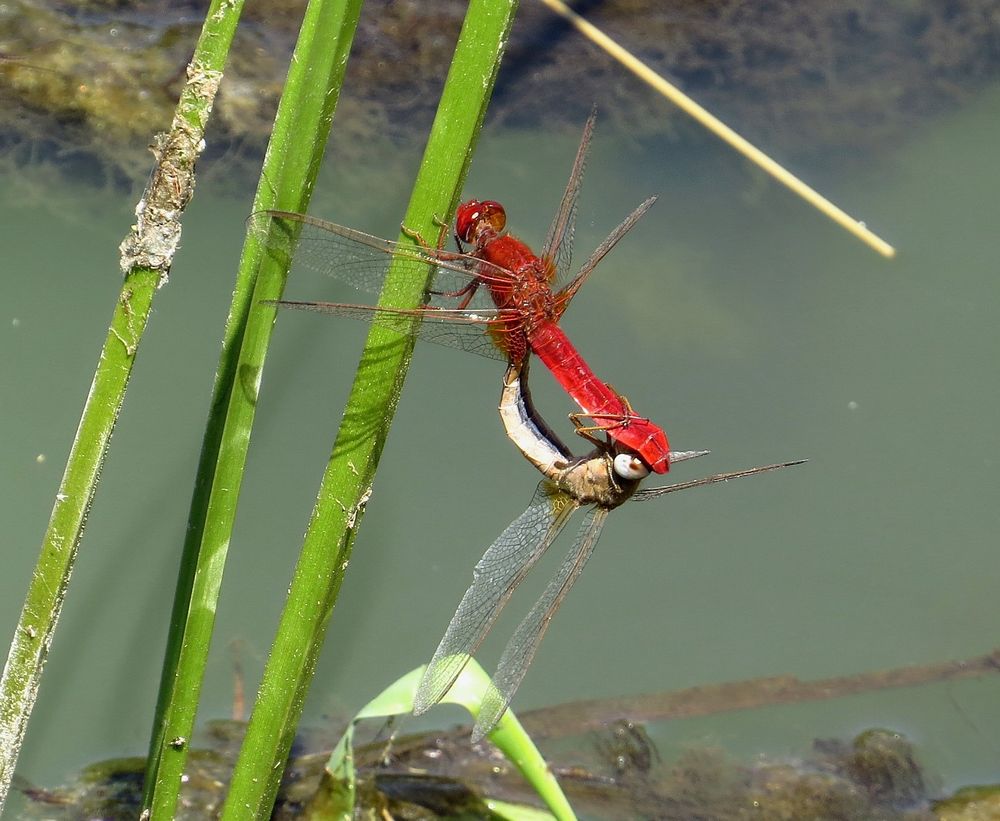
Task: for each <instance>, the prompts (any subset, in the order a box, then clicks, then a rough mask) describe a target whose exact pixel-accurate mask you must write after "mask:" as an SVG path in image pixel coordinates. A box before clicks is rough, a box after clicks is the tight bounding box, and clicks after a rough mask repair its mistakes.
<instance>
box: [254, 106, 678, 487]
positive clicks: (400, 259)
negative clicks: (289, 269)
mask: <svg viewBox="0 0 1000 821" xmlns="http://www.w3.org/2000/svg"><path fill="white" fill-rule="evenodd" d="M593 127H594V114H591V116H590V118H589V119H588V120H587V124H586V126H585V127H584V130H583V137H582V138H581V140H580V147H579V149H578V150H577V154H576V159H575V161H574V163H573V169H572V172H571V173H570V178H569V182H568V183H567V185H566V191H565V193H564V194H563V198H562V202H561V203H560V206H559V210H558V211H557V212H556V215H555V218H554V219H553V221H552V225H551V227H550V228H549V232H548V236H547V238H546V240H545V245H544V248H543V250H542V254H541V255H540V256H538V255H536V254H535V253H534V252H532V250H531V249H530V248H529V247H528V246H527V245H526V244H525V243H524V242H522V241H521V240H519V239H517V238H516V237H514V236H512V235H511V234H508V233H506V231H505V227H506V214H505V212H504V209H503V207H502V206H501V205H500V204H499V203H497V202H493V201H491V200H485V201H479V200H470V201H469V202H465V203H463V204H462V205H460V206H459V208H458V212H457V217H456V228H455V235H456V242H457V243H458V246H459V252H453V251H446V250H444V249H442V248H441V247H437V248H435V247H432V246H430V245H429V244H428V243H426V242H424V241H423V240H422V239H421V238H420V237H419V236H417V235H416V234H413V237H414V239H415V240H416V244H398V243H395V242H392V241H390V240H387V239H380V238H378V237H374V236H371V235H369V234H364V233H362V232H360V231H355V230H353V229H350V228H345V227H343V226H340V225H336V224H334V223H330V222H326V221H324V220H319V219H316V218H314V217H309V216H306V215H304V214H294V213H290V212H286V211H265V212H261V213H260V214H257V215H255V216H254V217H252V220H253V225H252V230H253V231H255V233H257V234H258V236H259V237H260V238H261V241H262V242H263V244H264V246H265V248H267V249H268V250H269V251H271V252H274V253H276V254H278V255H282V256H284V255H290V254H292V253H294V254H295V255H296V259H298V260H299V261H300V262H301V263H303V264H304V265H306V266H308V267H311V268H313V269H315V270H319V271H321V272H323V273H326V274H329V275H331V276H334V277H338V278H340V279H342V280H345V281H347V282H349V283H350V284H353V285H355V286H357V287H359V288H362V289H366V290H372V291H378V290H379V289H380V288H381V285H382V282H383V279H384V277H385V274H386V272H387V271H388V268H389V265H390V263H393V262H394V264H395V265H397V266H402V267H403V268H404V269H405V270H407V271H408V272H412V275H413V276H414V277H419V278H420V280H421V281H423V280H424V279H425V278H426V276H427V267H428V266H432V267H433V268H434V272H433V276H432V278H431V284H430V286H429V287H428V290H427V294H426V296H427V301H428V304H427V305H425V306H424V307H423V308H419V309H416V310H412V311H410V310H397V309H392V308H378V307H372V306H362V305H347V304H340V303H330V302H292V301H281V302H279V303H277V304H279V305H282V306H284V307H289V308H298V309H301V310H309V311H317V312H320V313H327V314H336V315H340V316H352V317H356V318H358V317H360V318H363V319H367V320H368V321H369V322H374V323H376V324H379V325H383V326H388V327H390V328H393V329H394V330H397V331H399V332H401V333H404V334H416V335H417V336H419V337H421V338H423V339H428V340H430V341H433V342H438V343H442V344H446V345H452V346H454V347H458V348H461V349H463V350H468V351H472V352H475V353H479V354H483V355H486V356H491V357H494V358H499V359H505V360H508V361H510V362H512V363H514V364H515V365H520V364H521V363H522V362H523V361H524V359H525V357H526V356H527V354H528V352H529V350H530V351H532V352H534V353H535V354H536V355H537V356H538V358H539V359H541V360H542V362H544V363H545V365H546V366H547V367H548V369H549V370H550V371H551V372H552V374H553V375H554V376H555V378H556V379H557V380H558V382H559V383H560V384H561V385H562V386H563V388H564V389H565V390H566V391H567V393H569V395H570V396H571V397H572V398H573V399H574V400H575V401H576V403H577V405H578V406H579V407H580V411H581V412H580V413H576V414H571V415H570V418H571V419H572V420H573V422H574V424H575V425H576V427H577V431H578V432H579V433H580V434H581V435H582V436H585V437H586V438H590V439H592V438H594V434H595V433H598V432H606V433H607V435H609V436H610V437H611V438H612V439H614V440H615V441H616V442H618V443H619V444H620V445H621V446H623V447H626V448H629V449H631V450H632V451H634V452H635V453H637V454H638V455H639V456H640V458H641V459H642V461H643V462H644V463H645V465H646V466H647V467H648V468H649V469H651V470H653V471H655V472H657V473H666V472H667V470H669V468H670V460H669V444H668V442H667V437H666V434H665V433H664V432H663V430H662V429H661V428H659V427H658V426H657V425H655V424H653V423H652V422H651V421H650V420H649V419H647V418H645V417H642V416H639V415H638V414H636V412H635V411H634V410H633V409H632V407H631V405H630V404H629V402H628V400H627V399H625V397H623V396H622V395H621V394H619V393H617V392H616V391H615V390H614V389H613V388H612V387H611V386H610V385H608V384H606V383H605V382H603V381H601V380H600V379H598V378H597V376H596V375H595V374H594V372H593V371H592V370H591V369H590V367H589V366H588V365H587V363H586V362H585V361H584V359H583V357H582V356H580V354H579V352H578V351H577V350H576V348H575V347H574V346H573V345H572V343H571V342H570V341H569V339H568V338H567V337H566V334H565V333H564V332H563V331H562V329H561V328H560V327H559V325H558V321H559V319H560V317H561V316H562V314H563V312H564V311H565V310H566V308H567V307H568V305H569V303H570V300H571V299H572V298H573V297H574V296H575V295H576V293H577V291H578V290H579V289H580V287H581V286H582V285H583V283H584V282H585V281H586V279H587V277H588V276H589V275H590V273H591V272H592V271H593V270H594V268H595V267H596V266H597V263H598V262H600V261H601V260H602V259H603V258H604V257H605V256H606V255H607V254H608V252H609V251H611V249H612V248H614V246H615V245H616V244H617V243H618V241H619V240H620V239H621V238H622V237H623V236H624V235H625V234H626V233H627V232H628V231H629V230H630V229H631V228H632V226H633V225H635V223H636V222H637V221H638V220H639V218H640V217H641V216H642V215H643V214H644V213H645V212H646V210H647V209H648V208H649V207H650V206H651V205H652V204H653V202H654V201H655V198H654V197H650V198H649V199H647V200H646V201H645V202H643V203H642V204H641V205H640V206H639V207H638V208H636V209H635V210H634V211H633V212H632V213H631V214H630V215H629V216H628V217H627V218H626V219H625V220H624V221H623V222H622V223H621V224H620V225H619V226H618V227H617V228H616V229H615V230H614V231H612V232H611V235H610V236H609V237H608V238H607V239H606V240H605V241H604V242H603V243H601V245H600V246H599V247H598V248H597V249H596V250H595V251H594V253H593V254H592V255H591V256H590V258H589V259H588V260H587V261H586V262H585V263H584V264H583V266H582V267H581V268H580V270H579V271H578V272H577V274H576V275H575V276H574V277H573V278H572V279H569V280H568V281H567V279H566V272H567V270H568V268H569V265H570V260H571V257H572V249H571V246H572V236H573V229H574V225H575V221H576V200H577V195H578V194H579V190H580V182H581V179H582V175H583V169H584V165H585V160H586V155H587V149H588V147H589V145H590V139H591V135H592V133H593ZM443 240H444V232H442V236H441V242H439V246H440V245H442V244H443ZM465 246H469V250H468V253H466V252H465ZM564 281H565V284H562V285H560V283H562V282H564ZM553 286H557V287H558V290H553ZM417 320H420V321H419V322H417Z"/></svg>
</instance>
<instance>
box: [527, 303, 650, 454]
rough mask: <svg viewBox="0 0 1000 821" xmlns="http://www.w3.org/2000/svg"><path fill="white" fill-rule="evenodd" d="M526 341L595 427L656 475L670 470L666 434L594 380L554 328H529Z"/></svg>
mask: <svg viewBox="0 0 1000 821" xmlns="http://www.w3.org/2000/svg"><path fill="white" fill-rule="evenodd" d="M529 342H530V344H531V349H532V350H533V351H534V352H535V355H536V356H537V357H538V358H539V359H541V360H542V362H543V363H544V364H545V366H546V367H547V368H548V369H549V370H550V371H552V375H553V376H554V377H555V378H556V380H557V381H558V382H559V384H560V385H562V387H563V389H564V390H565V391H566V392H567V393H568V394H569V395H570V396H572V397H573V400H574V401H575V402H576V403H577V405H579V406H580V409H581V410H582V411H583V412H584V413H585V414H586V415H587V416H589V417H591V419H592V420H593V424H594V426H595V427H598V428H602V429H604V430H606V431H607V433H608V435H609V436H610V437H611V438H612V439H614V440H615V441H616V442H620V443H621V444H623V445H625V446H626V447H628V448H631V449H632V450H634V451H635V452H636V453H638V454H639V455H640V456H641V457H642V459H643V461H644V462H646V464H647V465H648V466H649V467H650V468H651V469H652V470H654V471H656V472H657V473H666V472H667V471H668V470H669V469H670V460H669V454H670V444H669V443H668V441H667V435H666V433H664V432H663V430H662V429H661V428H660V427H658V426H657V425H654V424H653V423H652V422H650V421H649V420H648V419H644V418H642V417H639V416H636V415H635V412H634V411H633V410H631V409H630V408H629V407H628V405H626V403H625V402H624V401H623V400H622V398H621V397H620V396H619V395H618V394H617V393H615V392H614V390H612V389H611V387H610V386H609V385H607V384H605V383H604V382H602V381H601V380H600V379H598V378H597V376H596V375H595V374H594V372H593V371H592V370H591V369H590V366H589V365H588V364H587V363H586V362H585V361H584V360H583V357H582V356H580V353H579V352H578V351H577V350H576V348H575V347H573V343H571V342H570V341H569V339H568V337H567V336H566V334H564V333H563V331H562V329H561V328H559V326H558V325H556V324H555V323H553V322H545V323H542V324H540V325H539V326H538V327H535V328H533V329H532V333H531V334H530V335H529Z"/></svg>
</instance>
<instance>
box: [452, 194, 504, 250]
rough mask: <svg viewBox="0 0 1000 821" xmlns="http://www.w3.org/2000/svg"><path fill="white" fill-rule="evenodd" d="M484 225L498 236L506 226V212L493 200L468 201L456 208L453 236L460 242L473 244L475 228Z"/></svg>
mask: <svg viewBox="0 0 1000 821" xmlns="http://www.w3.org/2000/svg"><path fill="white" fill-rule="evenodd" d="M482 223H485V224H486V225H488V226H489V227H490V228H491V229H492V231H493V233H495V234H499V233H500V232H501V231H503V229H504V226H505V225H506V224H507V212H506V211H504V210H503V206H502V205H501V204H500V203H498V202H495V201H494V200H483V201H482V202H480V201H479V200H469V201H468V202H463V203H462V204H461V205H460V206H458V211H457V212H456V213H455V234H456V235H457V236H458V238H459V239H460V240H461V241H462V242H475V240H476V234H477V233H478V232H477V230H476V229H477V228H478V227H479V226H480V225H481V224H482Z"/></svg>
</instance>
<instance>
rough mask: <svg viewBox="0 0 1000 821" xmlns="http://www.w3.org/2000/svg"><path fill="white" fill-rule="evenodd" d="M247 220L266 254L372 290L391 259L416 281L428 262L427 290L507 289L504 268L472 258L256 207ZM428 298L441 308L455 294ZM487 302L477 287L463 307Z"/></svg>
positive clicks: (424, 277)
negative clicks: (490, 286)
mask: <svg viewBox="0 0 1000 821" xmlns="http://www.w3.org/2000/svg"><path fill="white" fill-rule="evenodd" d="M247 223H248V226H249V230H250V232H251V233H253V234H254V235H255V236H256V237H257V238H258V239H259V240H260V242H261V244H262V246H263V247H264V249H265V251H266V252H267V253H268V254H270V255H271V256H274V257H276V258H277V259H279V260H281V261H282V262H286V263H287V262H289V261H291V260H292V259H293V258H294V262H295V264H296V265H301V266H303V267H305V268H308V269H310V270H312V271H316V272H317V273H320V274H323V275H325V276H330V277H333V278H334V279H337V280H340V281H341V282H345V283H347V284H348V285H351V286H353V287H355V288H357V289H359V290H362V291H367V292H369V293H373V294H378V293H380V292H381V290H382V285H383V283H384V281H385V276H386V273H387V272H388V270H389V266H390V265H391V264H392V263H393V261H394V260H395V264H396V265H397V266H399V267H400V268H401V269H402V270H403V271H404V272H405V275H407V276H411V277H412V278H413V279H414V280H416V281H419V282H424V281H425V280H427V276H428V266H431V267H432V268H433V274H432V277H431V280H430V285H429V287H428V293H438V294H462V295H465V294H467V293H469V292H470V291H471V290H474V288H475V285H476V284H477V283H488V284H490V285H492V286H495V287H497V288H499V289H500V290H503V289H504V288H505V287H509V283H510V273H509V272H508V271H507V270H506V269H504V268H500V267H499V266H496V265H492V264H491V263H488V262H485V261H483V260H480V259H476V258H475V257H472V256H468V255H466V254H460V253H458V252H453V251H444V250H437V249H435V248H424V247H421V246H419V245H416V244H409V243H405V244H401V243H398V242H393V241H391V240H388V239H382V238H381V237H376V236H374V235H372V234H366V233H364V232H363V231H356V230H354V229H353V228H346V227H344V226H343V225H337V224H336V223H333V222H327V221H326V220H321V219H317V218H316V217H311V216H308V215H307V214H296V213H294V212H291V211H258V212H257V213H255V214H252V215H251V216H250V218H249V219H248V220H247ZM480 292H482V293H480ZM433 301H434V302H436V303H437V304H439V305H440V306H441V307H454V305H455V304H456V302H457V298H456V297H452V298H447V297H444V298H438V299H436V300H433ZM492 306H493V302H492V300H491V299H490V296H489V293H488V289H485V288H479V289H478V290H477V291H476V293H475V294H474V295H473V297H472V299H471V301H470V302H469V303H468V305H467V307H471V308H477V307H481V308H490V307H492Z"/></svg>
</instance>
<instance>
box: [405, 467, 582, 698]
mask: <svg viewBox="0 0 1000 821" xmlns="http://www.w3.org/2000/svg"><path fill="white" fill-rule="evenodd" d="M577 507H579V504H578V503H577V502H576V500H575V499H573V498H572V497H571V496H569V495H567V494H566V493H564V492H562V491H561V490H558V489H557V488H556V487H555V486H554V485H553V484H551V483H550V482H548V481H547V480H543V481H542V482H540V483H539V485H538V487H537V489H536V490H535V495H534V496H533V497H532V499H531V502H530V503H529V504H528V508H527V510H525V511H524V513H522V514H521V515H520V516H518V517H517V518H516V519H515V520H514V521H513V522H511V523H510V524H509V525H508V526H507V529H506V530H504V532H503V533H501V534H500V536H498V537H497V539H496V541H495V542H493V544H491V545H490V546H489V548H487V550H486V552H485V553H484V554H483V557H482V558H481V559H480V560H479V562H478V564H476V567H475V569H474V570H473V571H472V585H471V586H470V587H469V589H468V590H466V591H465V595H464V596H462V601H461V603H459V605H458V610H456V611H455V615H454V616H452V618H451V623H450V624H449V625H448V629H447V630H446V631H445V634H444V638H442V639H441V643H440V644H439V645H438V648H437V650H436V651H435V652H434V657H433V658H432V659H431V663H430V664H429V665H427V670H426V671H425V672H424V676H423V678H422V679H421V681H420V686H419V687H418V688H417V694H416V697H415V699H414V705H413V712H414V714H415V715H420V714H421V713H424V712H426V711H427V710H429V709H430V708H431V707H433V706H434V705H435V704H437V703H438V702H439V701H440V700H441V698H442V697H443V696H444V694H445V693H446V692H448V689H449V688H450V687H451V685H452V684H454V683H455V679H456V678H458V674H459V673H461V672H462V668H463V667H465V665H466V664H467V663H468V661H469V658H470V656H471V655H472V654H473V653H475V652H476V650H477V649H478V648H479V645H480V644H482V642H483V639H484V638H485V637H486V634H487V633H488V632H489V630H490V628H491V627H492V626H493V622H495V621H496V619H497V616H499V615H500V611H501V610H503V608H504V605H506V604H507V602H508V600H509V599H510V597H511V594H512V593H513V592H514V590H515V588H516V587H517V586H518V585H519V584H520V583H521V582H522V581H523V580H524V577H525V576H526V575H527V574H528V571H529V570H531V568H532V566H533V565H534V564H535V562H537V561H538V559H539V558H540V557H541V556H542V554H543V553H545V551H546V550H547V549H548V547H549V545H550V544H552V542H553V540H554V539H555V538H556V536H558V535H559V533H560V531H561V530H562V529H563V527H565V525H566V522H567V521H569V517H570V516H571V515H572V513H573V511H574V510H576V509H577Z"/></svg>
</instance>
